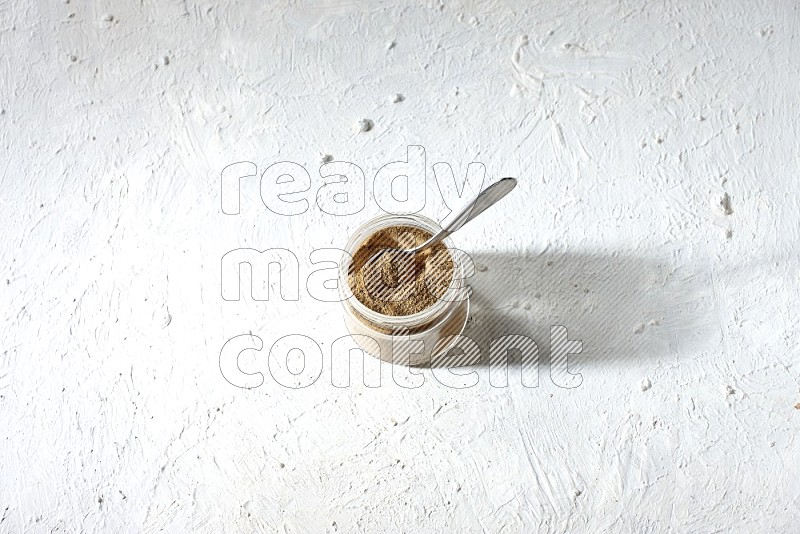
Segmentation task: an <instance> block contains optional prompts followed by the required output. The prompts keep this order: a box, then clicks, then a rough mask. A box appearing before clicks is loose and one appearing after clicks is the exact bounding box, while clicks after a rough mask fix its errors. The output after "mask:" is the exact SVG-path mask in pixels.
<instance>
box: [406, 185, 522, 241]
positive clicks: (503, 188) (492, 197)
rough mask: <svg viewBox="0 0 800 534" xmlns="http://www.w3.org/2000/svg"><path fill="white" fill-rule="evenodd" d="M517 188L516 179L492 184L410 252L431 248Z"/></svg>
mask: <svg viewBox="0 0 800 534" xmlns="http://www.w3.org/2000/svg"><path fill="white" fill-rule="evenodd" d="M516 186H517V179H516V178H502V179H500V180H498V181H497V182H495V183H493V184H492V185H490V186H489V187H487V188H486V189H484V190H483V191H481V192H480V194H479V195H478V196H477V197H476V198H475V200H473V201H472V202H470V203H469V204H467V207H466V208H464V209H463V210H462V211H461V212H460V213H459V214H458V215H456V216H455V217H454V218H453V219H452V220H451V221H450V222H449V223H448V224H447V226H445V227H444V228H442V229H441V230H439V231H438V232H437V233H436V234H435V235H434V236H433V237H431V238H430V239H428V240H427V241H426V242H425V243H423V244H422V245H420V246H418V247H417V248H415V249H414V250H413V251H412V252H415V253H416V252H420V251H422V250H424V249H426V248H428V247H432V246H433V245H435V244H436V243H438V242H439V241H441V240H442V239H444V238H445V237H447V236H449V235H450V234H452V233H453V232H455V231H456V230H458V229H459V228H461V227H462V226H464V225H465V224H467V223H468V222H469V221H471V220H472V219H474V218H475V217H477V216H478V215H480V214H481V213H483V212H484V211H486V210H487V209H488V208H489V207H490V206H491V205H493V204H494V203H496V202H497V201H498V200H500V199H501V198H503V197H504V196H506V195H507V194H509V193H510V192H511V190H512V189H514V187H516Z"/></svg>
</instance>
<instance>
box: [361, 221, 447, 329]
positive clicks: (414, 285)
mask: <svg viewBox="0 0 800 534" xmlns="http://www.w3.org/2000/svg"><path fill="white" fill-rule="evenodd" d="M430 238H431V233H430V232H428V231H426V230H423V229H421V228H415V227H412V226H390V227H388V228H383V229H381V230H378V231H377V232H375V233H374V234H372V235H371V236H369V237H368V238H367V239H366V240H365V241H364V242H363V243H361V245H359V247H358V248H357V249H356V251H355V253H354V254H353V261H352V263H351V264H350V268H349V270H348V276H347V281H348V284H349V285H350V289H351V291H352V292H353V294H354V295H355V297H356V298H357V299H358V300H359V302H361V303H362V304H363V305H365V306H366V307H367V308H369V309H371V310H373V311H375V312H378V313H381V314H383V315H391V316H395V317H397V316H404V315H412V314H415V313H418V312H421V311H422V310H425V309H426V308H429V307H431V306H432V305H433V304H434V303H435V302H436V301H437V300H439V299H440V298H441V297H442V296H443V295H444V294H445V292H446V291H447V289H448V288H449V287H450V282H451V281H452V278H453V268H454V266H453V258H452V256H451V255H450V252H449V251H448V250H447V247H446V246H445V245H444V243H437V244H436V245H434V246H432V247H430V248H428V249H426V250H423V251H422V252H420V253H417V254H413V255H412V254H408V253H405V252H403V251H404V250H408V249H411V248H414V247H416V246H419V245H421V244H423V243H424V242H425V241H427V240H428V239H430Z"/></svg>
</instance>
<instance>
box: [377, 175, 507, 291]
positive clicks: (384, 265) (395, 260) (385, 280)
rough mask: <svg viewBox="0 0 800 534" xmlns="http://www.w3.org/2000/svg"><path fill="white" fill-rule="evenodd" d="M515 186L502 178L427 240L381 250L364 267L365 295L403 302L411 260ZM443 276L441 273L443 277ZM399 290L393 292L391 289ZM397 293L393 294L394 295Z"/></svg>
mask: <svg viewBox="0 0 800 534" xmlns="http://www.w3.org/2000/svg"><path fill="white" fill-rule="evenodd" d="M516 185H517V180H516V178H503V179H501V180H499V181H497V182H495V183H493V184H492V185H490V186H489V187H487V188H486V189H484V190H483V191H481V192H480V194H478V196H477V197H475V200H473V201H472V202H470V203H469V204H468V205H467V207H465V208H464V209H463V210H461V212H459V213H458V215H456V216H455V217H453V219H452V220H451V221H450V222H449V223H448V224H447V225H446V226H445V227H444V228H442V229H441V230H439V231H438V232H436V234H434V235H433V236H432V237H431V238H430V239H428V240H427V241H425V242H424V243H422V244H421V245H419V246H418V247H415V248H411V249H384V250H381V251H380V252H377V253H376V254H375V255H373V256H372V257H371V258H370V259H369V260H367V262H366V264H365V265H364V269H365V273H366V274H365V275H364V285H365V286H366V288H367V291H368V292H369V294H370V295H371V296H372V297H373V298H376V299H378V300H403V299H404V298H406V297H407V296H408V295H407V293H408V291H411V290H413V288H414V286H413V284H412V285H409V282H411V281H412V280H413V279H414V276H415V273H416V270H415V269H414V261H413V260H414V257H415V255H416V254H418V253H420V252H422V251H423V250H426V249H428V248H430V247H432V246H434V245H435V244H436V243H439V242H440V241H441V240H442V239H444V238H445V237H447V236H449V235H450V234H452V233H453V232H455V231H456V230H458V229H460V228H461V227H462V226H464V225H465V224H467V223H468V222H469V221H471V220H472V219H474V218H475V217H477V216H478V215H480V214H481V213H483V212H484V211H486V210H487V209H488V208H489V207H490V206H492V205H493V204H495V203H496V202H497V201H498V200H500V199H501V198H503V197H504V196H506V195H507V194H508V193H510V192H511V190H512V189H514V187H516ZM443 274H444V273H443ZM398 287H399V288H401V289H400V290H397V289H395V288H398ZM396 293H397V294H396Z"/></svg>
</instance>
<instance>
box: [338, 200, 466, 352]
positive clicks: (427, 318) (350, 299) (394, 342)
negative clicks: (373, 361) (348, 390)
mask: <svg viewBox="0 0 800 534" xmlns="http://www.w3.org/2000/svg"><path fill="white" fill-rule="evenodd" d="M390 226H411V227H414V228H420V229H422V230H425V231H427V232H430V233H431V234H435V233H436V232H438V231H439V230H440V229H441V227H440V226H439V225H438V224H436V222H435V221H433V220H431V219H429V218H427V217H424V216H422V215H416V214H412V215H381V216H379V217H375V218H374V219H370V220H369V221H367V222H365V223H364V224H362V225H361V226H360V227H358V228H357V229H356V231H355V232H353V235H352V237H351V238H350V240H349V241H348V242H347V245H346V246H345V251H346V252H347V254H345V255H344V256H343V258H342V261H341V262H340V264H339V280H338V283H339V294H340V297H341V301H342V305H343V306H344V319H345V324H346V326H347V330H348V331H349V332H350V334H351V335H353V337H354V339H355V341H356V343H358V345H359V346H360V347H361V348H362V349H364V351H365V352H367V353H369V354H371V355H372V356H375V357H377V358H380V359H381V360H384V361H387V362H393V363H399V364H405V365H427V364H429V363H430V362H431V361H432V360H433V359H435V358H436V357H437V356H439V355H442V354H444V353H446V351H447V350H448V349H450V348H451V347H452V346H453V343H455V341H456V339H457V338H456V336H458V335H460V334H461V333H462V332H463V331H464V326H465V325H466V324H467V317H468V316H469V288H468V287H466V282H465V280H464V277H465V273H466V267H465V259H466V258H465V255H464V253H462V252H460V251H458V250H456V249H455V248H453V244H452V242H451V240H450V238H449V237H447V238H445V239H444V240H443V241H442V243H444V245H445V246H446V247H447V250H448V252H449V253H450V257H451V259H452V260H453V277H452V280H451V282H450V287H449V288H448V289H447V290H446V291H445V293H444V295H442V297H441V298H439V299H438V300H437V301H436V302H435V303H434V304H433V305H431V306H430V307H428V308H425V309H424V310H422V311H420V312H418V313H415V314H412V315H402V316H392V315H384V314H381V313H378V312H376V311H374V310H372V309H370V308H368V307H367V306H365V305H364V304H363V303H362V302H360V301H359V300H358V298H357V297H355V296H354V295H353V294H352V291H351V290H350V286H349V281H348V276H347V275H348V270H349V268H350V262H351V260H352V258H353V256H354V255H355V252H356V250H357V249H358V247H359V246H360V245H361V244H362V243H363V242H364V241H366V239H367V238H368V237H370V236H371V235H372V234H374V233H375V232H377V231H378V230H382V229H384V228H388V227H390ZM420 342H421V343H420ZM376 352H377V354H376Z"/></svg>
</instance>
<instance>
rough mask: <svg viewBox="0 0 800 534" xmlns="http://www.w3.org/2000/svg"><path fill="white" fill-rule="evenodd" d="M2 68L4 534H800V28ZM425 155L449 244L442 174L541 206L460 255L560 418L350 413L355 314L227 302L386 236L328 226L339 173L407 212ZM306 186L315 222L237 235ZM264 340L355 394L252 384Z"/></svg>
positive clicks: (293, 43) (282, 46) (78, 3)
mask: <svg viewBox="0 0 800 534" xmlns="http://www.w3.org/2000/svg"><path fill="white" fill-rule="evenodd" d="M0 50H2V54H1V55H0V74H1V77H0V108H2V110H3V112H2V114H0V208H1V210H2V214H3V215H2V217H3V222H2V227H0V237H1V238H2V240H1V241H0V265H1V266H2V267H1V268H2V276H0V302H2V338H0V344H1V346H0V531H2V532H140V531H141V532H158V531H165V532H325V531H327V532H335V531H340V532H356V531H358V532H382V531H393V532H532V531H540V532H568V531H575V532H587V531H591V532H597V531H614V532H663V531H670V530H671V531H675V532H731V531H732V532H791V531H796V529H797V525H798V522H800V512H798V508H799V506H800V505H799V502H800V480H799V479H798V475H800V460H798V458H800V441H798V439H797V436H798V428H799V427H800V409H797V408H796V406H795V405H796V404H798V403H800V367H798V356H799V355H800V327H798V323H799V322H800V312H798V309H800V308H798V305H797V303H798V300H799V299H800V269H799V267H800V260H798V252H799V251H800V249H799V245H798V232H799V231H800V214H799V212H800V205H799V204H798V198H799V196H798V195H800V181H798V171H800V153H799V152H798V136H800V131H799V130H800V126H799V125H800V119H798V117H800V100H798V87H799V86H800V59H799V58H798V50H800V8H799V7H798V3H797V2H791V1H746V0H731V1H723V2H714V3H710V2H692V1H683V2H677V1H664V2H627V1H622V2H609V1H605V0H599V1H596V2H576V1H543V2H531V3H528V2H498V1H487V2H469V1H468V2H459V1H442V2H440V3H437V2H430V3H427V4H424V5H416V6H414V5H410V4H408V5H406V4H400V3H397V4H391V3H388V4H380V3H378V2H358V1H351V2H347V1H327V2H317V3H305V2H287V1H277V2H271V3H264V4H262V3H260V2H255V1H246V2H228V1H222V2H208V1H200V2H195V1H192V0H184V1H172V0H171V1H152V0H143V1H141V2H112V1H110V0H106V1H97V2H85V1H82V0H69V1H68V2H13V1H11V0H3V1H0ZM397 94H399V95H402V98H401V99H399V101H397V102H395V100H398V99H397V98H396V97H395V95H397ZM362 119H369V120H371V121H372V122H373V127H372V129H371V130H370V131H368V132H359V131H358V122H359V121H360V120H362ZM414 144H417V145H422V146H424V147H425V148H426V151H427V157H428V172H429V183H428V197H427V204H426V207H425V209H424V210H423V213H424V214H426V215H428V216H431V217H434V218H440V217H441V216H442V215H443V214H445V213H446V212H447V209H446V207H445V205H444V203H443V202H442V199H441V195H440V194H439V190H438V188H437V186H436V184H435V182H434V181H433V176H432V172H431V166H432V164H433V163H435V162H448V163H450V165H451V166H452V168H453V170H454V172H455V174H456V176H457V177H458V178H459V179H463V176H464V173H465V172H466V168H467V164H468V163H469V162H472V161H478V162H482V163H484V164H485V165H486V169H487V175H488V177H489V178H497V177H500V176H516V177H518V178H519V179H520V186H519V188H518V190H517V191H515V192H514V193H512V195H511V196H510V197H508V198H507V199H506V200H505V201H503V204H502V206H498V207H497V208H495V209H494V210H493V211H492V212H487V213H486V214H485V215H484V216H483V217H481V218H480V219H479V220H476V221H474V222H473V223H471V224H470V225H469V226H467V227H465V228H464V229H463V230H462V231H461V232H459V234H458V235H456V236H454V239H455V241H456V243H457V245H459V246H460V247H461V248H462V249H464V250H466V251H467V252H469V253H471V254H472V255H473V257H474V258H475V260H476V261H477V262H478V263H479V264H480V266H481V270H479V271H478V272H476V274H475V276H474V280H473V282H474V283H473V285H474V288H475V298H474V299H473V317H472V320H471V322H470V325H469V329H468V331H467V332H468V333H471V334H472V335H474V336H476V338H480V339H483V341H482V342H485V343H488V339H489V338H490V337H492V336H495V335H499V334H502V333H521V334H526V335H529V336H531V337H533V338H534V339H535V340H536V342H537V344H538V345H539V347H540V349H541V352H542V365H541V369H540V371H541V374H540V385H539V387H538V388H534V389H531V388H526V387H523V386H522V384H521V383H520V380H519V378H518V374H519V369H518V368H517V369H515V368H514V367H512V368H511V370H510V373H509V376H510V380H509V382H510V384H509V386H508V387H507V388H504V389H503V388H495V387H492V386H491V385H490V384H489V381H488V368H487V367H486V366H485V365H479V366H476V367H475V368H474V369H475V370H476V372H477V373H478V379H479V380H478V384H477V385H475V386H474V387H470V388H466V389H452V388H448V387H445V386H444V385H442V384H441V383H440V382H439V381H438V380H437V379H436V378H435V377H434V376H433V372H432V371H431V370H422V371H419V372H420V373H421V375H422V376H423V377H424V379H425V383H424V384H423V385H422V386H421V387H419V388H416V389H408V388H406V387H403V386H402V385H398V384H396V383H395V382H394V381H393V380H392V375H391V369H390V368H389V367H384V369H383V381H382V385H381V387H379V388H368V387H366V386H365V385H364V384H363V383H361V379H360V377H359V376H358V375H357V374H354V375H353V384H352V386H351V387H349V388H336V387H333V386H332V385H331V358H330V346H331V343H332V342H333V340H335V339H337V338H339V337H341V336H343V335H345V334H346V331H345V329H344V325H343V322H342V315H341V310H340V307H339V305H338V304H337V303H326V302H319V301H317V300H314V299H313V298H311V297H310V296H309V295H308V292H307V291H306V290H305V287H304V284H301V291H300V299H299V300H298V301H296V302H282V301H280V300H276V299H275V298H272V299H271V300H270V301H269V302H256V301H253V300H251V299H245V300H243V301H240V302H225V301H223V300H222V298H221V296H220V258H221V257H222V255H223V254H224V253H225V252H227V251H228V250H231V249H234V248H237V247H253V248H257V249H264V248H270V247H284V248H288V249H291V250H292V251H294V252H295V253H296V254H297V256H298V257H299V258H300V261H301V267H300V274H301V279H303V280H305V277H306V276H307V275H308V273H309V272H310V271H311V268H312V266H311V264H310V262H309V260H308V254H309V253H310V252H311V250H313V249H315V248H323V247H336V246H342V245H343V244H344V243H345V241H346V239H347V237H348V236H349V234H350V232H351V231H352V230H353V229H354V228H356V227H357V226H358V225H359V224H360V223H361V222H363V221H364V220H365V219H366V218H368V217H371V216H374V215H376V214H378V213H380V209H379V207H378V206H377V204H376V201H375V199H374V198H373V196H372V194H369V195H367V199H366V207H365V209H364V210H363V212H362V213H359V214H357V215H354V216H350V217H334V216H331V215H328V214H326V213H323V212H322V211H321V210H320V209H318V208H317V207H316V206H315V205H314V198H315V197H314V195H315V192H316V191H317V189H318V188H319V186H320V185H321V184H322V179H321V178H320V176H319V173H318V168H319V165H320V162H321V159H322V157H323V155H331V156H333V158H334V159H335V160H337V161H351V162H353V163H356V164H358V165H359V166H360V167H361V168H362V169H364V172H365V173H366V175H367V177H368V182H369V183H370V184H371V178H372V177H373V176H374V175H375V172H376V171H377V170H378V168H380V166H382V165H384V164H386V163H388V162H390V161H394V160H398V159H401V158H403V157H404V156H405V153H406V147H407V146H408V145H414ZM283 160H289V161H295V162H298V163H300V164H302V165H304V166H305V167H306V168H307V169H308V170H309V172H310V173H311V177H312V182H313V186H312V189H311V191H310V192H309V193H308V198H309V199H310V202H311V206H310V208H309V210H308V211H307V212H306V213H304V214H302V215H298V216H295V217H279V216H277V215H275V214H272V213H270V212H269V211H267V210H266V208H265V207H264V205H263V203H262V202H261V200H260V198H259V186H258V181H257V179H255V180H244V181H243V182H242V205H241V213H240V214H239V215H236V216H232V215H225V214H223V213H222V212H221V210H220V201H221V199H220V190H221V188H220V173H221V171H222V169H223V168H224V167H225V166H226V165H228V164H231V163H234V162H238V161H252V162H254V163H255V164H256V165H257V167H258V169H259V173H261V172H263V170H264V169H266V168H267V166H269V165H270V164H272V163H274V162H277V161H283ZM368 189H369V190H370V191H371V190H372V189H371V187H369V188H368ZM725 194H727V195H728V198H729V202H730V210H727V211H729V213H728V214H726V213H725V212H726V209H724V206H722V205H721V204H720V203H721V201H722V199H723V197H724V195H725ZM554 324H560V325H563V326H566V327H567V329H568V331H569V337H570V339H578V340H582V341H583V352H582V353H581V354H580V355H577V356H572V357H571V360H570V363H571V365H572V368H571V369H572V371H573V372H575V373H578V372H579V373H580V374H581V376H582V383H581V384H580V386H579V387H577V388H574V389H564V388H561V387H558V386H557V385H556V384H554V382H553V381H552V380H551V379H550V375H549V371H548V369H549V366H548V357H547V355H548V346H549V340H548V331H549V326H550V325H554ZM249 332H252V333H253V335H256V336H259V337H260V338H261V340H262V341H263V343H264V347H265V349H268V348H269V347H270V346H271V345H272V343H274V342H275V340H277V339H278V338H279V337H281V336H284V335H287V334H292V333H297V334H304V335H307V336H309V337H310V338H312V339H314V340H315V341H316V342H317V343H318V344H319V345H320V347H321V350H322V353H323V354H324V355H325V365H324V370H323V373H322V376H321V378H320V379H319V381H318V382H317V383H315V384H313V385H312V386H310V387H308V388H305V389H301V390H292V389H288V388H285V387H281V386H279V385H277V384H276V383H275V382H274V380H272V379H271V378H270V376H269V374H265V377H266V380H265V383H264V384H263V385H262V386H260V387H258V388H254V389H250V390H241V389H238V388H235V387H233V386H232V385H230V384H229V383H228V382H226V380H225V379H224V378H223V376H222V374H221V372H220V369H219V354H220V349H221V347H222V346H223V344H224V343H225V341H226V340H228V339H229V338H232V337H234V336H237V335H240V334H246V333H249ZM266 352H267V351H266V350H264V351H262V352H261V353H255V352H250V353H247V354H244V355H243V356H242V358H241V359H240V364H241V366H242V368H243V369H246V370H249V371H250V372H254V371H263V372H265V373H266V372H267V358H266ZM295 356H296V354H295ZM354 369H356V370H358V369H360V364H357V365H356V364H354ZM469 370H470V369H469V368H467V369H463V370H462V371H461V372H468V371H469ZM437 372H441V370H437ZM398 381H399V382H401V383H402V384H405V383H403V382H402V380H398Z"/></svg>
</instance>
